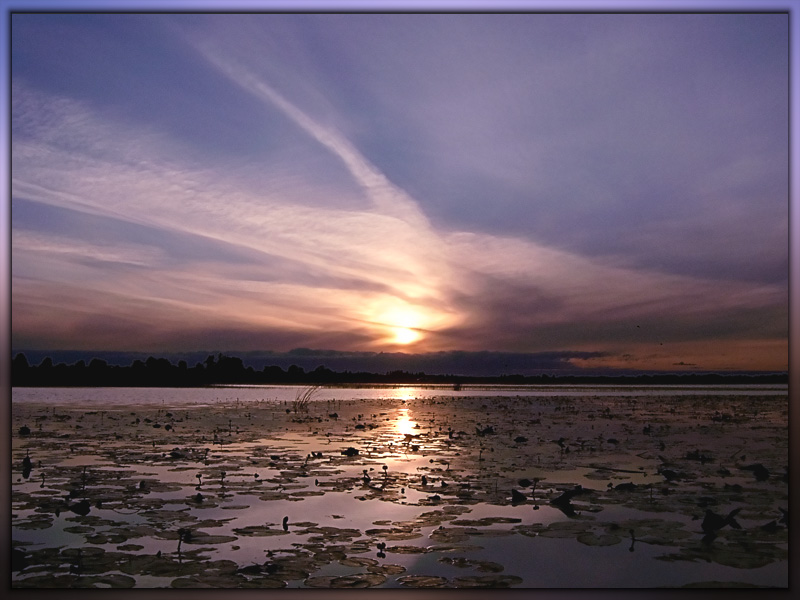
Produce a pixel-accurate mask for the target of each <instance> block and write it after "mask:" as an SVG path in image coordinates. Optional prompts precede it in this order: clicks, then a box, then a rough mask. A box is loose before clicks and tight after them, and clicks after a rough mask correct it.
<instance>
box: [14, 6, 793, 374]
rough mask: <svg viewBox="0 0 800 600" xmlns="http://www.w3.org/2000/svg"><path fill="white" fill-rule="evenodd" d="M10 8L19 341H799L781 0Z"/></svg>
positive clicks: (571, 363) (681, 356)
mask: <svg viewBox="0 0 800 600" xmlns="http://www.w3.org/2000/svg"><path fill="white" fill-rule="evenodd" d="M10 23H11V55H10V79H9V80H10V83H9V86H10V131H11V144H10V152H11V154H10V189H11V206H10V215H11V219H10V245H11V346H12V349H13V350H12V351H14V350H25V349H28V350H39V351H47V350H84V351H130V352H146V353H151V354H154V355H158V354H160V353H161V354H164V353H180V352H193V351H198V350H204V349H208V350H220V351H226V352H230V353H236V352H237V351H238V352H254V351H268V352H277V353H281V352H283V353H286V352H290V351H292V350H293V349H297V348H303V349H318V350H327V351H329V355H330V351H336V352H341V353H360V352H369V353H379V352H385V353H400V352H402V353H407V354H432V353H438V356H441V355H442V353H445V354H446V353H451V355H452V353H456V354H458V353H477V354H471V355H470V356H473V357H474V356H483V355H482V354H480V353H485V352H487V351H488V352H491V353H500V354H502V355H503V356H505V357H508V356H512V355H523V356H524V355H531V356H539V357H547V358H548V360H551V361H552V360H553V359H554V360H555V361H556V363H557V364H561V365H562V366H568V367H572V368H575V369H597V368H626V369H643V370H679V371H680V370H688V371H691V370H715V371H725V370H768V371H771V370H786V369H788V360H789V359H788V347H789V16H788V14H707V13H706V14H699V13H694V14H693V13H686V14H680V13H674V14H658V13H634V14H618V13H607V14H603V13H600V14H581V13H565V14H148V13H144V14H12V15H10ZM548 364H551V363H548ZM423 370H424V369H423Z"/></svg>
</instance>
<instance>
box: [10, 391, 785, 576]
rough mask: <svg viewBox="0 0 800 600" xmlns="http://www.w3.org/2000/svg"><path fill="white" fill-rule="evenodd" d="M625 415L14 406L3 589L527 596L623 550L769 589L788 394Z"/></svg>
mask: <svg viewBox="0 0 800 600" xmlns="http://www.w3.org/2000/svg"><path fill="white" fill-rule="evenodd" d="M304 393H305V392H304ZM298 399H299V400H302V395H300V396H298ZM634 399H635V401H636V402H635V403H634V402H632V400H631V397H630V396H629V397H627V398H624V397H620V398H614V397H611V396H609V397H605V398H584V399H583V400H581V401H580V402H579V401H576V400H575V399H573V398H559V397H557V396H552V397H546V396H544V397H538V398H532V397H519V398H514V397H502V398H500V397H498V398H488V397H480V396H476V397H474V398H463V399H460V400H458V404H457V405H456V403H455V401H454V400H453V399H452V398H450V399H448V398H438V397H437V398H419V399H413V400H405V401H403V402H399V401H397V400H385V401H382V400H376V401H373V402H372V404H369V403H366V402H355V401H352V402H342V403H340V402H336V404H335V417H334V416H333V415H334V413H333V412H332V411H331V408H333V407H331V406H330V405H328V406H327V407H326V406H325V404H324V402H323V403H320V402H319V401H317V400H315V399H314V398H313V397H311V396H310V397H309V398H308V401H307V402H302V401H301V402H300V403H299V404H297V405H294V406H293V405H292V403H291V402H287V403H286V404H280V405H275V404H270V403H266V402H265V403H253V404H252V405H250V404H247V405H245V404H244V403H241V404H237V403H233V404H226V405H220V406H207V407H204V408H203V409H202V410H193V409H191V408H188V409H187V410H183V409H181V410H176V409H174V408H169V409H165V408H162V407H159V406H154V405H150V406H136V407H133V406H131V407H123V408H120V409H119V410H103V411H98V410H85V409H82V408H79V407H59V408H58V410H57V411H55V410H53V409H52V408H51V407H49V406H43V405H34V404H31V405H27V404H26V405H19V404H15V405H14V406H13V412H12V424H11V427H12V431H15V432H16V433H17V435H14V436H12V456H13V459H12V463H11V467H12V490H11V491H12V494H11V504H12V540H13V543H12V557H11V567H12V569H11V573H12V587H18V588H45V587H56V588H59V587H60V588H67V587H69V588H73V587H74V588H130V587H163V588H225V589H227V588H254V589H256V588H262V589H267V588H285V587H307V588H343V589H346V588H361V587H366V588H374V587H398V586H400V587H406V588H443V587H446V588H503V587H520V586H522V587H539V585H538V583H539V581H540V580H539V576H540V572H539V571H538V570H537V568H534V566H533V565H531V566H524V567H522V566H521V565H525V563H524V562H520V558H519V557H525V556H527V555H528V554H531V555H533V554H534V553H536V552H541V553H545V554H546V553H550V552H553V553H555V556H556V557H558V556H563V561H561V562H560V563H559V568H560V569H563V572H564V575H563V577H564V578H563V582H564V585H565V586H570V584H571V583H572V582H573V581H574V580H577V577H575V578H573V577H572V576H571V575H570V574H573V575H574V574H575V573H577V571H578V569H579V565H580V561H582V560H605V559H606V558H610V557H612V556H614V557H618V553H619V552H620V546H622V548H623V550H622V551H623V552H624V550H625V549H628V550H630V551H631V552H632V555H631V560H632V561H634V562H632V563H631V564H632V565H635V567H632V568H635V569H638V571H642V572H647V565H648V564H650V565H655V564H656V563H648V562H647V561H658V563H657V564H658V565H666V564H669V566H670V569H673V570H669V573H670V575H669V576H668V577H667V576H662V575H657V574H658V573H666V572H667V571H668V570H666V569H660V570H659V569H657V568H654V569H653V573H654V575H652V580H651V582H652V584H653V586H670V587H680V586H691V585H696V586H699V587H702V586H705V585H708V586H711V587H714V586H722V585H727V584H726V582H724V581H723V582H719V581H717V580H716V577H701V578H698V577H696V576H694V575H693V576H692V577H689V576H688V575H685V574H683V573H684V571H683V570H682V566H683V565H687V566H688V565H692V568H693V569H694V570H693V571H692V572H693V573H695V572H697V569H698V568H699V567H698V565H700V566H702V565H703V564H713V565H716V566H723V567H727V568H731V569H736V570H737V571H736V572H734V575H732V579H733V580H734V581H741V582H742V583H741V584H734V585H735V586H736V587H745V586H746V585H747V582H748V581H750V582H754V583H757V582H761V581H763V580H764V579H765V578H768V577H772V579H770V581H772V582H773V583H774V585H776V586H778V587H781V586H785V585H787V584H788V576H787V578H786V580H785V581H784V580H783V579H781V575H780V574H781V573H782V572H784V571H788V513H787V512H785V509H786V507H788V504H789V502H788V493H789V486H788V482H787V480H786V477H785V476H784V473H785V472H786V467H785V465H786V464H788V456H787V453H788V434H787V429H786V427H785V406H783V404H785V398H784V399H783V400H782V401H781V399H780V398H778V399H777V400H776V399H766V398H760V397H757V396H756V397H753V396H746V397H744V399H742V398H737V397H733V396H731V397H725V400H724V402H725V405H724V406H723V405H722V404H721V403H722V402H723V400H722V399H721V398H707V397H701V396H688V397H687V398H681V399H679V400H677V401H676V400H675V398H672V401H671V402H670V403H665V402H664V399H663V398H658V397H657V396H642V397H636V398H634ZM782 403H783V404H782ZM750 406H757V407H758V411H759V412H758V418H759V421H758V429H757V430H756V429H753V428H752V426H751V422H750V421H749V420H748V419H746V418H744V417H742V415H744V414H746V412H745V411H746V410H747V408H748V407H750ZM665 407H669V409H668V410H666V409H665ZM723 408H724V411H723V410H722V409H723ZM287 409H288V413H287V412H286V411H287ZM606 409H608V410H606ZM715 410H719V411H720V414H731V415H735V418H732V419H725V420H719V419H718V420H713V419H709V418H708V416H709V415H710V414H713V411H715ZM709 411H711V412H709ZM56 413H58V414H56ZM589 414H591V415H592V416H591V418H590V417H589V416H588V415H589ZM43 416H44V417H46V418H40V417H43ZM401 416H402V417H403V419H405V421H402V422H404V423H408V422H410V421H409V419H410V418H411V416H413V422H414V429H412V431H413V433H409V432H408V431H407V430H400V429H398V423H400V422H401ZM583 417H586V418H583ZM487 422H490V423H491V424H490V425H487ZM31 424H33V425H32V426H31ZM77 424H80V426H81V427H80V429H76V428H75V425H77ZM154 424H160V425H161V427H158V428H156V427H153V425H154ZM189 424H191V425H190V426H188V425H189ZM526 424H527V425H526ZM167 426H169V430H167ZM23 427H28V428H29V432H28V433H27V434H24V435H23V434H21V433H20V430H21V429H22V428H23ZM64 436H68V437H64ZM612 440H614V441H615V442H616V443H614V441H612ZM717 517H719V519H717ZM704 523H705V526H704ZM737 527H738V528H737ZM643 548H646V552H642V551H641V549H643ZM626 556H627V553H626ZM636 561H639V562H636ZM769 565H776V566H777V567H779V568H778V569H777V570H775V571H774V572H775V573H778V575H772V576H769V575H760V574H758V573H759V569H762V567H766V566H769ZM640 567H641V568H640ZM781 569H783V570H781ZM688 572H689V571H688V570H686V571H685V573H688ZM749 573H753V574H754V575H753V577H749V576H748V574H749ZM602 576H603V577H608V578H609V579H608V580H607V583H609V584H612V585H621V586H622V587H626V585H625V582H626V579H625V577H626V575H625V574H624V573H623V572H622V571H620V570H616V571H614V570H609V572H608V573H602ZM613 577H616V579H613ZM693 579H697V581H694V580H693ZM603 582H606V580H603ZM603 582H601V587H602V586H603V585H604V583H603Z"/></svg>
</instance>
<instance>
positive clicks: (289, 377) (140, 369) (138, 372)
mask: <svg viewBox="0 0 800 600" xmlns="http://www.w3.org/2000/svg"><path fill="white" fill-rule="evenodd" d="M788 382H789V375H788V373H763V374H762V373H754V374H753V373H736V374H722V373H685V374H676V373H641V374H624V375H622V374H615V375H576V374H570V375H552V374H540V375H498V376H467V375H453V374H426V373H423V372H416V373H412V372H408V371H390V372H387V373H370V372H352V371H338V372H337V371H333V370H331V369H328V368H326V367H324V366H319V367H317V368H316V369H314V370H312V371H305V370H304V369H303V368H302V367H298V366H295V365H292V366H290V367H289V368H288V369H286V370H284V369H282V368H281V367H278V366H265V367H264V368H263V369H262V370H255V369H254V368H253V367H245V365H244V363H243V361H242V359H240V358H237V357H232V356H225V355H222V354H220V355H218V356H216V357H215V356H213V355H210V356H209V357H208V358H207V359H206V360H205V361H204V362H202V363H200V362H198V363H197V364H196V365H195V366H193V367H190V366H189V365H188V364H187V363H186V361H179V362H178V364H177V365H176V364H173V363H171V362H170V361H169V360H167V359H165V358H154V357H150V358H148V359H147V360H146V361H141V360H134V361H133V363H132V364H131V365H130V366H119V365H110V364H108V363H107V362H106V361H105V360H102V359H96V358H95V359H92V360H91V361H90V362H89V363H88V364H86V362H85V361H83V360H79V361H77V362H76V363H74V364H72V365H67V364H65V363H59V364H53V361H52V360H50V359H45V360H43V361H42V362H41V363H40V364H39V365H36V366H33V365H30V364H28V361H27V358H26V357H25V355H24V354H17V355H16V356H15V357H14V359H13V361H12V368H11V386H12V387H207V386H211V385H348V384H350V385H376V384H377V385H391V384H396V385H425V384H436V385H453V386H461V385H644V386H647V385H780V384H788Z"/></svg>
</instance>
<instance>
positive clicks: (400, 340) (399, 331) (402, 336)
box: [394, 327, 422, 344]
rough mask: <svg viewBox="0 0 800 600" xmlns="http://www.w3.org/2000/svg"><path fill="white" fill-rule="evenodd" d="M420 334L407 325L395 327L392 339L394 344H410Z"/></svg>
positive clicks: (419, 336) (418, 337)
mask: <svg viewBox="0 0 800 600" xmlns="http://www.w3.org/2000/svg"><path fill="white" fill-rule="evenodd" d="M421 337H422V335H420V333H419V332H418V331H414V330H413V329H411V328H409V327H397V328H396V329H395V335H394V341H395V343H396V344H410V343H412V342H416V341H417V340H418V339H420V338H421Z"/></svg>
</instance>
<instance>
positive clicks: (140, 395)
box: [11, 385, 788, 406]
mask: <svg viewBox="0 0 800 600" xmlns="http://www.w3.org/2000/svg"><path fill="white" fill-rule="evenodd" d="M305 389H307V386H277V385H252V386H251V385H233V386H211V387H205V388H34V387H30V388H12V390H11V398H12V401H13V402H22V403H29V402H44V403H51V404H54V405H62V404H63V405H86V406H114V405H127V404H144V405H149V404H156V405H158V404H163V405H170V406H179V405H187V404H194V405H215V404H222V403H229V402H236V401H239V402H269V403H290V402H292V401H293V400H294V399H295V398H296V396H297V394H298V393H301V392H302V391H303V390H305ZM698 394H701V395H705V396H756V395H758V396H764V395H767V396H786V395H787V394H788V386H787V385H725V386H712V385H708V386H705V385H704V386H680V385H667V386H618V385H570V386H543V385H536V386H515V385H465V386H462V388H461V389H460V390H455V389H453V386H447V385H424V386H410V385H380V386H353V387H343V386H321V387H320V388H319V389H318V391H317V392H316V393H315V395H314V396H313V398H312V401H315V402H326V401H331V400H337V401H340V400H341V401H350V400H362V399H363V400H376V399H396V400H412V399H422V398H432V397H435V396H442V397H448V398H476V397H481V396H487V397H488V396H492V397H506V398H507V397H517V396H521V397H557V396H563V397H575V398H577V397H585V398H593V397H598V398H607V397H636V396H644V397H648V396H675V397H680V396H696V395H698Z"/></svg>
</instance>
